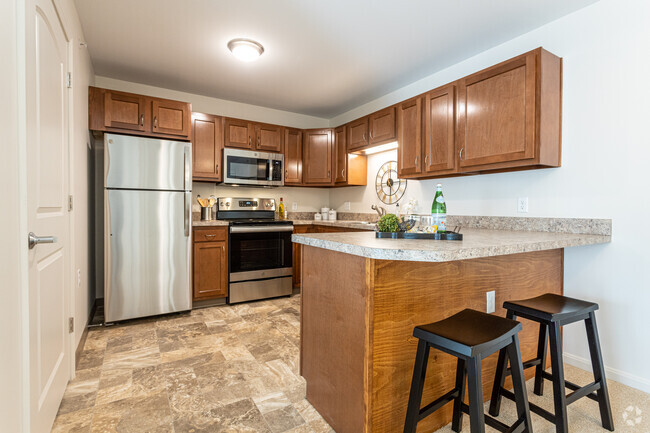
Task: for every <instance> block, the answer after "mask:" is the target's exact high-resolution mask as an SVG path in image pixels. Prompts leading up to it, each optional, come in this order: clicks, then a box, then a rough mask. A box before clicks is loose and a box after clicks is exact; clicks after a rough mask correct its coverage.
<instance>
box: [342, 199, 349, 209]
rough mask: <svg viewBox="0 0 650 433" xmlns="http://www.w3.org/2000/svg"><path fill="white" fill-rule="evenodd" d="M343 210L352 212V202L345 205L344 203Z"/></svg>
mask: <svg viewBox="0 0 650 433" xmlns="http://www.w3.org/2000/svg"><path fill="white" fill-rule="evenodd" d="M343 210H350V202H349V201H346V202H345V203H343Z"/></svg>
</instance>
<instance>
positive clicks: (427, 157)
mask: <svg viewBox="0 0 650 433" xmlns="http://www.w3.org/2000/svg"><path fill="white" fill-rule="evenodd" d="M428 159H429V155H428V154H427V155H424V166H425V167H426V166H427V160H428Z"/></svg>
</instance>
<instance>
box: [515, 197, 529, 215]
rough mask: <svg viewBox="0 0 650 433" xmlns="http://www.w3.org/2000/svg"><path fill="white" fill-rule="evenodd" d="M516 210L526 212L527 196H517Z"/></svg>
mask: <svg viewBox="0 0 650 433" xmlns="http://www.w3.org/2000/svg"><path fill="white" fill-rule="evenodd" d="M517 212H520V213H526V212H528V197H519V199H517Z"/></svg>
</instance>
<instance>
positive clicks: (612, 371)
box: [564, 353, 650, 393]
mask: <svg viewBox="0 0 650 433" xmlns="http://www.w3.org/2000/svg"><path fill="white" fill-rule="evenodd" d="M564 362H565V363H567V364H569V365H572V366H574V367H578V368H580V369H582V370H586V371H592V369H591V360H589V359H585V358H583V357H581V356H576V355H572V354H570V353H565V354H564ZM605 377H606V378H607V380H615V381H616V382H620V383H622V384H623V385H627V386H631V387H632V388H636V389H638V390H641V391H643V392H647V393H650V380H648V379H646V378H643V377H640V376H635V375H633V374H630V373H628V372H626V371H622V370H618V369H616V368H612V367H607V366H605Z"/></svg>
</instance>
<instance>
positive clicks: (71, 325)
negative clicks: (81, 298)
mask: <svg viewBox="0 0 650 433" xmlns="http://www.w3.org/2000/svg"><path fill="white" fill-rule="evenodd" d="M73 332H74V317H68V333H69V334H72V333H73Z"/></svg>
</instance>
